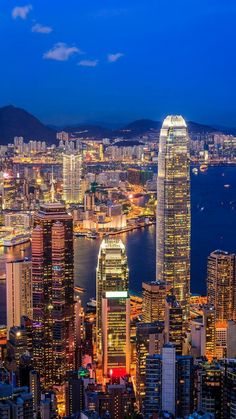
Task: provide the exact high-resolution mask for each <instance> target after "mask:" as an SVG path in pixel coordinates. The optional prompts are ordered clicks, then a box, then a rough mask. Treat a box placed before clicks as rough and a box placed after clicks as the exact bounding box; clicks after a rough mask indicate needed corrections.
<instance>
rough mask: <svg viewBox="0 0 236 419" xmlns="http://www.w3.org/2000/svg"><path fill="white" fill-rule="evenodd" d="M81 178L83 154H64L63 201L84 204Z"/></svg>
mask: <svg viewBox="0 0 236 419" xmlns="http://www.w3.org/2000/svg"><path fill="white" fill-rule="evenodd" d="M81 178H82V155H81V153H73V152H71V153H67V154H63V200H64V201H65V202H66V203H82V191H81Z"/></svg>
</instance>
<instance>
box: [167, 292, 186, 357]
mask: <svg viewBox="0 0 236 419" xmlns="http://www.w3.org/2000/svg"><path fill="white" fill-rule="evenodd" d="M183 337H184V334H183V310H182V307H181V306H180V304H179V302H178V301H177V300H176V297H175V295H168V296H167V297H166V304H165V342H166V343H172V344H174V346H175V350H176V354H177V355H182V353H183V340H184V339H183Z"/></svg>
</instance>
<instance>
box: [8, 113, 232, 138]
mask: <svg viewBox="0 0 236 419" xmlns="http://www.w3.org/2000/svg"><path fill="white" fill-rule="evenodd" d="M161 124H162V123H161V122H160V121H153V120H151V119H139V120H137V121H133V122H131V123H130V124H127V125H125V126H124V127H121V128H119V129H114V128H113V129H112V128H111V126H112V125H111V124H104V125H98V124H75V125H68V126H63V127H56V126H54V125H44V124H43V123H42V122H40V121H39V120H38V119H37V118H35V116H33V115H31V114H30V113H28V112H27V111H25V110H24V109H21V108H17V107H15V106H12V105H10V106H4V107H2V108H0V144H8V143H12V142H13V139H14V137H15V136H22V137H24V139H25V140H26V141H29V140H34V139H36V140H45V141H47V142H48V143H49V144H52V143H56V142H57V141H56V132H57V131H61V130H64V131H67V132H69V133H71V134H74V135H75V136H81V137H84V138H93V139H101V138H106V137H107V138H113V139H115V138H121V139H122V138H123V139H125V140H131V141H134V140H135V139H136V140H137V137H139V138H142V136H144V135H146V134H150V133H152V132H154V133H155V132H156V133H157V136H158V133H159V131H160V128H161ZM188 129H189V132H190V135H191V133H193V134H196V133H199V134H204V133H212V132H224V133H227V134H228V133H232V134H234V133H235V130H233V129H232V130H230V129H227V128H224V129H219V127H216V128H215V127H211V126H207V125H203V124H198V123H196V122H192V121H189V122H188Z"/></svg>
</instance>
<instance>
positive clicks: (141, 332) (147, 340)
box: [136, 322, 164, 409]
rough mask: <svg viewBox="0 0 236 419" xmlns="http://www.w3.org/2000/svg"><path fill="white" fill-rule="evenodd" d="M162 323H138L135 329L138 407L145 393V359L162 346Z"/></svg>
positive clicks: (158, 351) (156, 352) (157, 351)
mask: <svg viewBox="0 0 236 419" xmlns="http://www.w3.org/2000/svg"><path fill="white" fill-rule="evenodd" d="M163 329H164V326H163V324H162V323H159V322H154V323H138V324H137V331H136V396H137V402H138V405H139V408H140V409H141V408H142V403H143V401H144V398H145V395H146V381H145V380H146V359H147V356H148V355H154V354H160V352H161V349H162V346H163Z"/></svg>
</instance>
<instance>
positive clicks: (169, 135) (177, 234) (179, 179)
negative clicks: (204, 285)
mask: <svg viewBox="0 0 236 419" xmlns="http://www.w3.org/2000/svg"><path fill="white" fill-rule="evenodd" d="M156 237H157V259H156V262H157V271H156V277H157V279H158V280H162V281H164V282H166V284H167V285H170V287H171V288H173V292H174V295H175V296H176V298H177V300H178V301H179V303H180V305H181V307H182V309H183V317H184V323H185V325H186V322H187V320H188V315H189V289H190V171H189V139H188V133H187V126H186V123H185V121H184V119H183V118H182V116H168V117H167V118H166V119H165V120H164V122H163V125H162V129H161V133H160V142H159V155H158V178H157V236H156Z"/></svg>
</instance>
